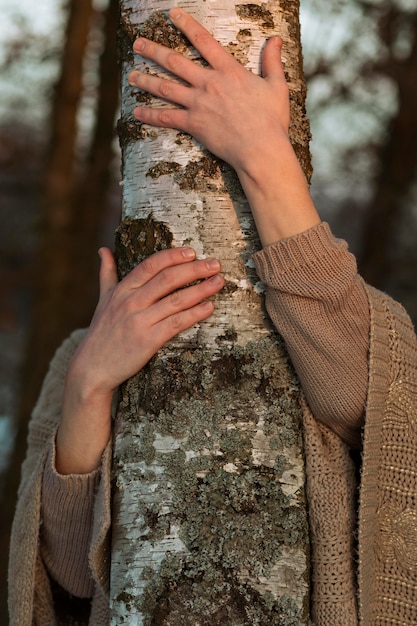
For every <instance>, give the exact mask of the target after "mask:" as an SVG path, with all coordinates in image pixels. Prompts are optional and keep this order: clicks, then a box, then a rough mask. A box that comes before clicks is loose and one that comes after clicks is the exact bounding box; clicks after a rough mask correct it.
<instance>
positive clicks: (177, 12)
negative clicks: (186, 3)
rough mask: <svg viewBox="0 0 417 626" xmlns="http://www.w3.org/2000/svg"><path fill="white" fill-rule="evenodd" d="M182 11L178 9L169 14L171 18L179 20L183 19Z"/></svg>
mask: <svg viewBox="0 0 417 626" xmlns="http://www.w3.org/2000/svg"><path fill="white" fill-rule="evenodd" d="M181 14H182V11H181V9H179V8H178V7H175V8H174V9H171V11H170V12H169V17H170V18H171V19H173V20H178V19H179V18H180V17H181Z"/></svg>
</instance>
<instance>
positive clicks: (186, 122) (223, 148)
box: [129, 8, 320, 245]
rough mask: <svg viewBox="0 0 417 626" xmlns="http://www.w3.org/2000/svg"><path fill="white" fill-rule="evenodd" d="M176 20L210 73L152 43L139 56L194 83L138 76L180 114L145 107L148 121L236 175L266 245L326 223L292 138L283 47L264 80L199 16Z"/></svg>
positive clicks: (272, 52)
mask: <svg viewBox="0 0 417 626" xmlns="http://www.w3.org/2000/svg"><path fill="white" fill-rule="evenodd" d="M169 17H170V19H171V20H172V22H173V24H174V25H175V26H176V27H177V28H178V29H179V30H181V31H182V32H183V33H184V35H185V36H186V37H187V38H188V39H189V41H190V42H191V44H192V45H193V46H194V47H195V48H196V49H197V50H198V52H199V53H200V54H201V56H202V57H203V58H204V59H205V60H206V61H207V62H208V64H209V67H204V66H203V65H200V64H198V63H196V62H194V61H192V60H190V59H187V58H186V57H184V56H183V55H182V54H180V53H178V52H176V51H174V50H171V49H169V48H166V47H164V46H162V45H160V44H157V43H154V42H152V41H149V40H147V39H144V38H140V39H137V40H136V41H135V43H134V44H133V49H134V51H135V52H136V53H137V54H140V55H141V56H142V57H143V58H144V59H149V60H150V61H153V62H155V63H157V64H158V65H160V66H161V67H163V68H165V69H167V70H168V71H170V72H171V74H174V75H175V76H177V77H178V78H180V79H182V81H185V83H186V84H180V83H177V82H175V81H172V80H169V79H166V78H161V77H158V76H155V75H152V74H150V73H147V72H139V71H137V70H134V71H132V72H131V73H130V74H129V83H130V84H131V85H132V86H133V87H137V88H139V89H141V90H142V91H147V92H149V93H151V94H153V95H155V96H157V97H159V98H161V99H163V100H166V101H168V102H171V103H173V104H174V105H177V106H176V108H172V107H163V108H161V107H158V106H144V107H143V106H140V107H136V108H135V110H134V116H135V118H136V119H137V120H139V121H140V122H143V123H146V124H151V125H154V126H161V127H171V128H175V129H179V130H182V131H185V132H187V133H190V134H191V135H193V137H195V139H197V141H199V142H200V143H201V144H202V145H203V146H205V147H206V148H207V149H208V150H210V151H211V152H212V153H213V154H215V155H216V156H217V157H219V158H221V159H223V160H224V161H227V162H228V163H229V164H230V165H231V166H232V167H233V168H234V169H235V170H236V173H237V175H238V177H239V179H240V182H241V184H242V187H243V190H244V192H245V195H246V197H247V199H248V201H249V205H250V207H251V209H252V213H253V216H254V219H255V222H256V226H257V229H258V232H259V235H260V238H261V241H262V243H263V244H264V245H267V244H270V243H274V242H276V241H278V240H279V239H282V238H284V237H290V236H292V235H295V234H297V233H299V232H302V231H303V230H306V229H308V228H311V227H312V226H315V225H316V224H318V223H319V222H320V217H319V216H318V214H317V211H316V209H315V207H314V205H313V202H312V200H311V197H310V194H309V190H308V185H307V182H306V180H305V176H304V174H303V171H302V169H301V167H300V164H299V163H298V161H297V157H296V155H295V153H294V150H293V149H292V146H291V143H290V141H289V138H288V127H289V121H290V113H289V111H290V109H289V90H288V86H287V83H286V80H285V76H284V71H283V68H282V63H281V47H282V42H281V39H279V38H278V37H273V38H271V39H270V40H269V41H268V42H267V43H266V45H265V48H264V51H263V54H262V76H256V75H255V74H253V73H252V72H250V71H248V70H247V69H245V68H244V67H243V66H242V65H241V64H240V63H239V62H238V61H237V60H236V59H234V58H233V57H232V56H231V55H230V54H229V53H228V52H227V51H226V50H225V49H224V48H223V47H222V46H221V45H220V44H219V43H218V42H217V41H216V40H215V39H214V38H213V37H212V36H211V35H210V33H209V32H208V31H207V30H206V29H205V28H204V27H203V26H202V25H201V24H199V23H198V22H197V21H196V20H195V19H194V18H193V17H191V15H189V14H188V13H186V12H185V11H183V10H182V9H177V8H175V9H171V11H170V13H169Z"/></svg>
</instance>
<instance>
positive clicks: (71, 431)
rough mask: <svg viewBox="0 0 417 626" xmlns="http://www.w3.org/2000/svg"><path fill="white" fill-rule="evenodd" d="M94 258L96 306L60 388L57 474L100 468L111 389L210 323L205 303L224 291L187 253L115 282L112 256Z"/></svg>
mask: <svg viewBox="0 0 417 626" xmlns="http://www.w3.org/2000/svg"><path fill="white" fill-rule="evenodd" d="M100 255H101V268H100V298H99V302H98V305H97V309H96V312H95V314H94V317H93V320H92V322H91V325H90V328H89V330H88V332H87V335H86V337H85V339H84V341H83V342H82V344H81V345H80V346H79V348H78V350H77V352H76V353H75V355H74V357H73V358H72V360H71V363H70V365H69V368H68V372H67V376H66V381H65V389H64V397H63V408H62V417H61V422H60V425H59V428H58V432H57V455H56V468H57V470H58V472H60V473H62V474H69V473H86V472H89V471H92V470H93V469H95V468H96V467H98V465H99V464H100V458H101V454H102V452H103V450H104V448H105V447H106V445H107V442H108V440H109V437H110V430H111V415H110V412H111V403H112V397H113V393H114V391H115V389H116V388H117V387H118V386H119V385H120V384H121V383H122V382H124V381H125V380H127V379H128V378H130V377H131V376H133V375H134V374H136V373H137V372H138V371H139V370H140V369H142V367H143V366H144V365H145V364H146V363H147V362H148V361H149V359H150V358H151V357H152V356H153V355H154V354H155V353H156V352H157V351H158V350H159V349H160V348H161V347H162V346H163V345H164V344H166V343H167V342H168V341H169V340H170V339H172V338H173V337H174V336H175V335H177V334H178V333H179V332H181V331H183V330H185V329H187V328H190V327H191V326H193V325H194V324H196V323H198V322H201V321H203V320H204V319H206V318H207V317H209V315H211V313H212V312H213V309H214V304H213V302H212V301H211V300H207V298H209V297H210V296H212V295H214V294H215V293H217V292H218V291H219V290H220V289H221V288H222V287H223V284H224V280H223V277H222V276H221V275H220V274H219V271H220V269H221V268H220V263H219V261H217V260H216V259H205V260H196V259H195V252H194V251H193V250H192V249H191V248H172V249H169V250H163V251H161V252H157V253H156V254H154V255H152V256H150V257H149V258H147V259H146V260H145V261H143V262H142V263H140V264H139V265H138V266H137V267H136V268H134V269H133V270H132V271H131V272H130V273H129V274H128V275H127V276H126V277H125V278H124V279H123V280H122V281H120V282H118V279H117V273H116V267H115V262H114V258H113V255H112V253H111V252H110V250H108V249H107V248H102V249H101V251H100ZM195 281H198V282H195Z"/></svg>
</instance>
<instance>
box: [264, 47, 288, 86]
mask: <svg viewBox="0 0 417 626" xmlns="http://www.w3.org/2000/svg"><path fill="white" fill-rule="evenodd" d="M281 51H282V39H281V38H280V37H271V39H268V41H267V42H266V44H265V48H264V50H263V52H262V76H263V77H264V78H266V79H267V80H268V79H272V80H273V79H279V80H284V81H285V74H284V68H283V65H282V57H281Z"/></svg>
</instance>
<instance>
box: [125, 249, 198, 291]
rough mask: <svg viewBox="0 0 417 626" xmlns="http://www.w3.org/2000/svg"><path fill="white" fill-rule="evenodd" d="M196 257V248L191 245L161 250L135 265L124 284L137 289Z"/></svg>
mask: <svg viewBox="0 0 417 626" xmlns="http://www.w3.org/2000/svg"><path fill="white" fill-rule="evenodd" d="M194 259H195V250H193V249H192V248H189V247H184V248H168V249H167V250H159V251H158V252H155V253H154V254H151V255H150V256H149V257H147V258H146V259H145V260H144V261H142V262H141V263H139V265H137V266H136V267H134V268H133V270H132V271H131V272H129V274H128V275H127V276H126V277H125V278H124V279H123V281H122V282H123V285H124V287H126V288H128V289H137V288H139V287H142V286H143V285H146V284H147V283H149V282H150V281H151V280H152V279H153V278H155V276H157V275H158V274H159V273H160V272H162V271H163V270H165V269H167V268H169V267H175V266H177V265H181V264H183V263H190V262H191V261H194Z"/></svg>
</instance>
